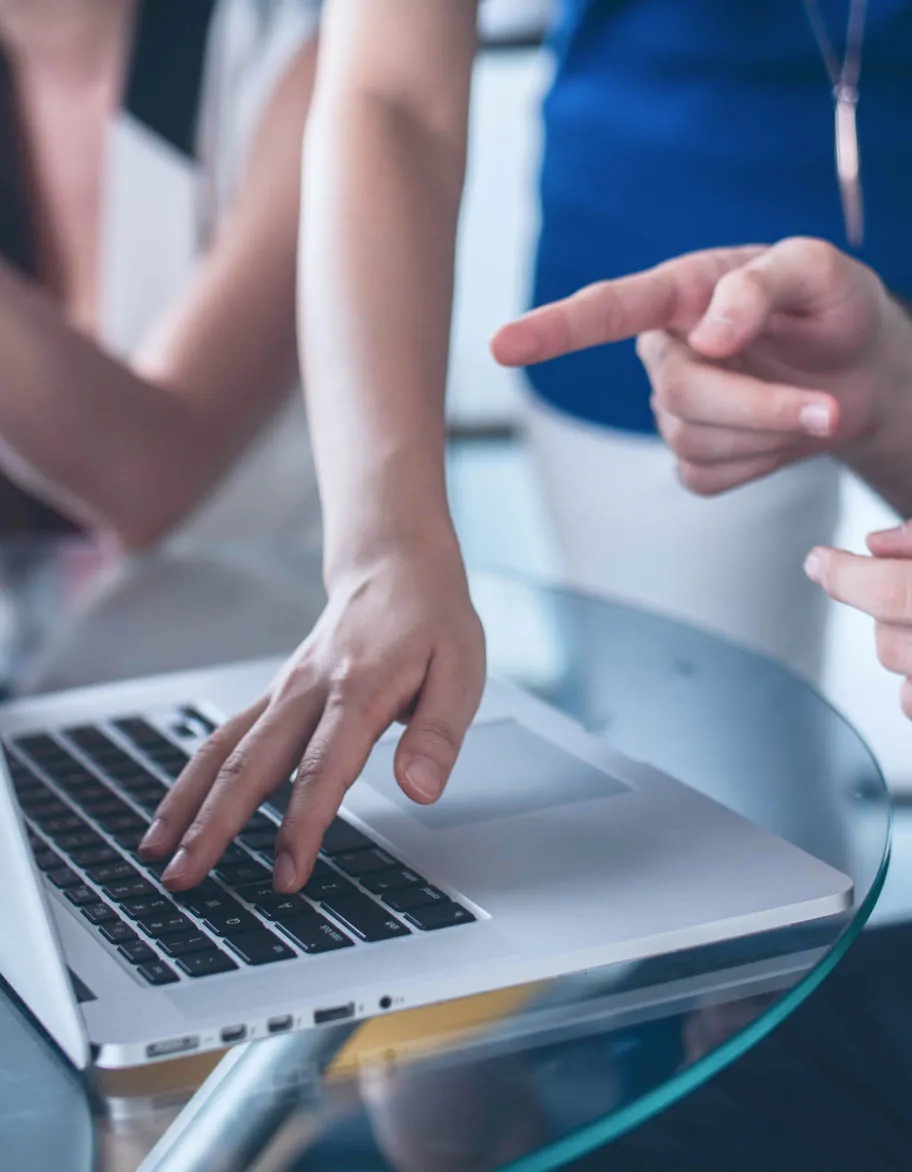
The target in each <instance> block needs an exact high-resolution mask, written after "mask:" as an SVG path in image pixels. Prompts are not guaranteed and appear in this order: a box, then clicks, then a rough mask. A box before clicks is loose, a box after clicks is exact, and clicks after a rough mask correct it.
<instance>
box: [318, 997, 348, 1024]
mask: <svg viewBox="0 0 912 1172" xmlns="http://www.w3.org/2000/svg"><path fill="white" fill-rule="evenodd" d="M354 1016H355V1003H354V1001H349V1003H348V1005H336V1006H335V1007H334V1008H333V1009H316V1010H314V1025H326V1024H327V1023H328V1022H331V1021H344V1020H345V1019H346V1018H347V1017H354Z"/></svg>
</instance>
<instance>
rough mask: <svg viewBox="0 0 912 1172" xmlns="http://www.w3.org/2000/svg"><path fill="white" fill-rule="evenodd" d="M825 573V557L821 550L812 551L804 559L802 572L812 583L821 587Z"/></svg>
mask: <svg viewBox="0 0 912 1172" xmlns="http://www.w3.org/2000/svg"><path fill="white" fill-rule="evenodd" d="M825 571H826V555H825V554H824V553H823V551H822V550H819V549H812V550H811V552H810V553H809V554H808V555H807V557H806V558H805V559H804V572H805V573H806V574H807V576H808V577H809V578H810V580H811V581H812V582H816V583H817V585H818V586H822V585H823V576H824V573H825Z"/></svg>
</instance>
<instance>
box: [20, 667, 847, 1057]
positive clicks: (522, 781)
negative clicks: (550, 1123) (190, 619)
mask: <svg viewBox="0 0 912 1172" xmlns="http://www.w3.org/2000/svg"><path fill="white" fill-rule="evenodd" d="M278 667H279V661H278V660H268V661H257V662H254V663H246V664H238V665H232V666H228V667H221V668H216V669H205V670H200V671H191V672H181V673H177V674H172V675H168V676H160V677H156V678H152V679H146V680H138V681H130V682H126V683H116V684H107V685H102V686H95V687H91V688H84V689H79V690H74V691H70V692H62V693H58V694H56V695H48V696H42V697H37V698H31V699H26V700H22V701H17V702H14V703H12V704H10V705H7V706H5V707H4V708H3V709H0V738H2V745H3V759H4V760H3V768H2V769H0V883H2V891H3V893H4V895H3V907H4V911H3V917H2V922H0V976H2V977H3V978H4V980H5V981H6V982H7V983H8V984H9V985H10V986H11V987H12V989H13V990H14V991H15V992H16V993H17V994H18V996H19V997H20V998H21V1000H22V1001H23V1002H24V1003H25V1004H26V1005H27V1006H28V1007H29V1009H30V1010H31V1011H32V1012H33V1014H34V1015H35V1016H36V1017H37V1018H38V1020H39V1021H40V1022H41V1024H42V1025H43V1026H44V1028H45V1029H46V1030H47V1032H48V1033H49V1034H50V1035H51V1037H52V1038H53V1039H54V1040H55V1041H56V1042H57V1044H58V1045H59V1047H60V1048H61V1049H62V1050H63V1051H64V1053H65V1054H66V1055H67V1056H68V1057H69V1058H70V1060H71V1061H72V1062H73V1063H74V1064H75V1065H76V1066H77V1067H80V1068H84V1067H86V1066H87V1065H89V1064H91V1063H92V1062H94V1063H95V1064H97V1065H98V1066H100V1067H103V1068H108V1069H116V1068H124V1067H133V1066H139V1065H144V1064H147V1063H154V1062H159V1061H163V1060H165V1059H169V1058H173V1057H174V1056H176V1055H185V1054H189V1053H194V1052H201V1051H208V1050H214V1049H219V1048H221V1047H224V1046H230V1045H232V1044H234V1043H238V1042H242V1041H246V1040H252V1039H257V1038H264V1037H269V1036H270V1035H276V1034H281V1033H286V1032H289V1031H294V1030H307V1029H311V1028H313V1027H319V1026H324V1025H329V1024H332V1023H340V1022H353V1021H357V1020H360V1019H364V1018H369V1017H371V1016H374V1015H378V1014H383V1013H387V1012H390V1011H394V1010H400V1009H407V1008H412V1007H414V1006H419V1005H427V1004H430V1003H433V1002H438V1001H442V1000H448V999H451V998H455V997H464V996H468V995H471V994H475V993H481V992H486V991H490V990H494V989H498V988H506V987H509V986H514V985H520V984H523V983H526V982H530V981H538V980H544V979H548V978H553V977H557V976H560V975H563V974H568V973H571V972H580V971H583V970H586V969H591V968H594V967H596V966H602V965H608V964H612V963H616V962H622V961H638V960H642V959H645V958H647V957H650V956H657V955H662V954H666V953H669V952H673V951H676V950H681V949H690V948H695V947H697V946H700V945H705V944H711V943H713V942H717V941H723V940H729V939H732V938H735V937H742V936H747V935H750V934H754V933H760V932H766V931H770V930H773V929H777V928H782V927H786V926H789V925H795V924H800V923H809V922H811V921H814V920H817V919H820V918H822V917H828V916H837V915H839V914H841V913H844V912H845V911H846V909H847V908H849V907H850V906H851V903H852V898H853V890H852V883H851V880H850V879H849V878H848V877H847V876H845V875H843V874H841V873H840V872H839V871H837V870H834V869H833V868H832V867H830V866H828V865H827V864H825V863H823V862H821V861H819V860H818V859H815V858H812V857H811V856H810V855H808V854H806V853H805V852H803V851H802V850H799V849H798V848H797V847H795V846H793V845H791V844H789V843H787V842H784V841H783V840H781V839H779V838H777V837H775V836H774V835H772V834H770V833H768V832H767V831H766V830H764V829H762V828H760V827H758V826H756V825H754V824H752V823H751V822H749V821H747V820H745V819H744V818H741V817H740V816H738V815H737V814H735V813H733V812H732V811H730V810H728V809H726V808H724V807H723V806H721V805H719V804H718V803H716V802H714V801H712V800H710V799H709V798H707V797H705V796H704V795H702V794H700V793H698V792H697V791H696V790H694V789H692V788H690V787H689V786H687V785H684V784H682V783H681V782H679V781H677V780H675V779H674V778H671V777H669V776H667V775H665V774H663V773H661V772H659V771H658V770H656V769H654V768H651V767H650V766H649V765H647V764H644V763H641V762H637V761H632V760H630V759H628V758H626V757H623V756H621V755H620V754H618V753H617V752H615V751H614V750H612V749H611V748H610V746H609V745H608V744H607V743H606V742H605V741H603V740H601V739H599V738H597V737H594V736H591V735H589V734H588V733H586V732H584V731H583V730H582V729H581V728H580V727H579V726H578V725H576V724H575V723H574V722H573V721H572V720H570V719H569V718H568V717H566V716H565V715H563V714H562V713H560V712H558V711H556V710H555V709H554V708H552V707H551V706H549V705H548V704H545V703H543V702H542V701H540V700H538V699H535V698H533V697H532V696H530V695H527V694H526V693H525V692H523V691H521V690H520V689H518V688H516V687H514V686H512V685H509V684H506V683H503V682H499V681H494V680H492V681H489V682H488V684H487V686H486V689H485V694H484V698H483V701H482V704H481V708H480V710H479V713H478V716H477V718H476V720H475V722H474V724H473V725H472V727H471V729H470V730H469V732H468V734H467V737H466V741H465V745H464V748H463V751H462V754H461V756H460V759H459V762H458V764H457V766H456V768H455V770H454V772H453V775H452V778H451V781H450V784H449V786H448V788H447V791H446V793H445V794H444V796H443V798H442V799H441V800H440V801H439V802H438V803H437V804H436V805H433V806H419V805H416V804H414V803H412V802H410V801H409V799H408V798H406V797H405V796H404V795H403V794H402V792H401V791H400V790H399V787H398V786H397V784H396V782H395V779H394V776H393V768H392V763H393V754H394V752H395V748H396V739H397V737H396V733H395V731H391V732H390V733H389V734H388V735H387V736H385V737H384V738H382V739H381V741H380V742H379V743H378V745H377V746H376V748H375V750H374V752H373V754H372V755H371V757H370V759H369V761H368V764H367V766H366V768H365V769H364V771H363V774H362V775H361V777H360V779H359V780H358V782H357V783H356V784H355V785H354V786H353V787H352V789H351V790H350V791H349V794H348V797H347V799H346V802H345V805H344V807H343V809H342V811H341V812H340V814H339V816H338V817H337V819H336V820H335V822H334V823H333V825H332V826H331V827H330V828H329V830H328V831H327V834H326V836H325V838H324V840H323V847H322V853H321V856H320V859H319V861H318V863H317V865H316V869H315V871H314V874H313V876H312V877H311V879H310V880H309V881H308V883H307V884H306V886H305V887H304V889H303V891H302V892H301V893H300V894H298V895H294V896H284V895H281V896H280V895H277V894H275V893H274V892H273V890H272V885H271V870H270V867H271V864H272V862H273V859H274V854H273V851H274V840H275V832H276V827H277V825H278V822H279V821H280V819H281V809H282V806H283V802H285V801H287V796H288V790H289V787H290V784H291V783H289V785H288V786H286V787H285V790H284V791H283V792H280V794H279V795H278V796H277V798H276V800H275V803H274V804H270V805H266V806H263V807H261V809H260V810H259V811H258V812H257V813H256V814H254V816H253V817H252V818H251V819H250V821H249V822H248V823H247V825H246V826H245V827H244V829H243V830H242V831H241V833H240V834H239V835H238V837H237V839H236V840H235V841H234V842H233V843H232V844H231V845H230V846H229V847H228V849H227V851H226V852H225V854H224V856H223V858H222V860H221V861H220V863H219V865H218V866H217V867H216V868H215V870H214V872H213V874H212V875H211V876H210V877H209V878H208V879H207V880H206V881H205V882H204V883H203V884H202V885H201V886H200V887H199V888H197V889H195V890H194V891H191V892H185V893H181V894H179V895H172V894H170V893H168V892H166V891H165V890H164V889H163V888H162V887H161V884H160V882H159V876H160V874H161V871H162V869H163V868H162V865H161V864H156V865H151V864H148V863H145V862H144V861H143V860H141V859H140V858H139V856H138V854H137V847H138V845H139V841H140V839H141V838H142V836H143V833H144V831H145V828H146V826H147V824H148V822H149V820H150V817H151V814H152V812H153V810H154V809H155V807H156V806H157V804H158V802H159V801H160V800H161V797H162V795H163V794H164V793H165V792H166V789H167V787H168V786H169V785H171V784H172V783H173V781H174V780H175V778H176V777H177V776H178V775H179V773H180V771H181V769H182V768H183V766H184V765H185V763H186V762H187V760H188V758H189V756H190V754H192V752H193V751H194V750H195V749H196V748H197V747H198V746H199V745H200V744H201V743H202V741H203V740H204V739H205V738H206V736H207V735H208V734H209V733H210V732H211V730H212V729H214V728H215V727H216V726H217V724H218V723H219V722H220V721H221V720H223V719H225V718H226V717H227V716H229V715H231V714H232V713H234V712H236V711H238V710H240V709H241V708H243V707H246V706H247V705H248V704H250V703H251V702H252V701H253V700H254V699H255V698H256V697H257V696H259V695H260V694H262V692H263V691H264V690H265V689H266V687H267V686H268V684H269V683H270V681H271V679H272V678H273V676H274V674H275V672H276V670H277V669H278Z"/></svg>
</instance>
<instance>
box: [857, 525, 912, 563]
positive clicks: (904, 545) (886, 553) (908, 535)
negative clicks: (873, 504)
mask: <svg viewBox="0 0 912 1172" xmlns="http://www.w3.org/2000/svg"><path fill="white" fill-rule="evenodd" d="M867 545H868V549H869V550H870V551H871V553H872V554H874V556H875V557H878V558H909V557H912V522H909V521H904V522H903V523H902V525H897V526H896V527H895V528H894V529H881V530H879V531H878V532H877V533H869V534H868V538H867Z"/></svg>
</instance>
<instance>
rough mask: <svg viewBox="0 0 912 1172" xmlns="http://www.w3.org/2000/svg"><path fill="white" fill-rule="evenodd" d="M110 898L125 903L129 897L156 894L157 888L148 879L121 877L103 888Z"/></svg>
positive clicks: (135, 897) (136, 897) (139, 897)
mask: <svg viewBox="0 0 912 1172" xmlns="http://www.w3.org/2000/svg"><path fill="white" fill-rule="evenodd" d="M102 891H103V892H104V894H105V895H106V896H107V897H108V899H113V900H114V902H115V903H124V902H125V901H126V900H128V899H141V898H142V897H143V896H146V895H155V894H156V889H155V888H154V887H153V886H152V884H151V883H150V882H149V881H148V880H147V879H140V878H139V876H137V877H136V878H135V879H121V880H120V881H119V882H115V883H109V884H108V885H107V886H106V887H103V888H102Z"/></svg>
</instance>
